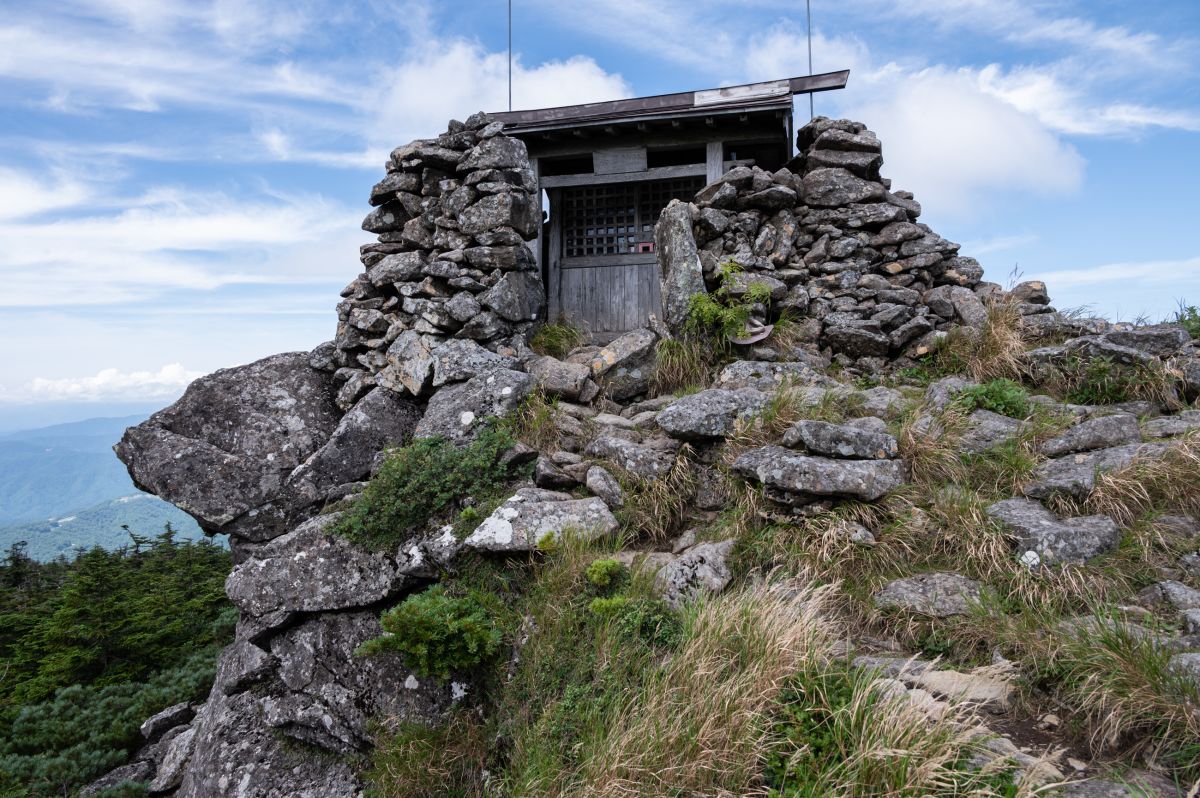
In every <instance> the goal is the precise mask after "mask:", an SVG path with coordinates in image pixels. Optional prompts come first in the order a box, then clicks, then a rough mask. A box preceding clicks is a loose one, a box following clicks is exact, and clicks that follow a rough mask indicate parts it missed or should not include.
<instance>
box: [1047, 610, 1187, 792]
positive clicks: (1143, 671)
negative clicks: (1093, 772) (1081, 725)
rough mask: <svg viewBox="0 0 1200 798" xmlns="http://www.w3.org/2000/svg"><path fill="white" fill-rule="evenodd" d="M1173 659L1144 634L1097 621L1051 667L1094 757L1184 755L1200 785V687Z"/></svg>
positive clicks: (1181, 763) (1180, 762)
mask: <svg viewBox="0 0 1200 798" xmlns="http://www.w3.org/2000/svg"><path fill="white" fill-rule="evenodd" d="M1174 653H1175V651H1174V650H1173V649H1171V648H1170V647H1168V646H1165V645H1163V644H1161V643H1160V642H1158V640H1157V639H1156V638H1155V636H1154V635H1153V634H1150V633H1148V631H1147V630H1146V629H1144V628H1143V627H1139V626H1135V625H1133V624H1131V623H1128V622H1126V621H1123V620H1120V619H1118V618H1115V617H1112V616H1106V615H1098V616H1097V617H1095V618H1094V622H1093V623H1088V624H1083V625H1080V626H1079V627H1078V628H1077V630H1076V632H1075V634H1074V635H1070V636H1068V637H1067V639H1066V640H1065V641H1064V643H1063V646H1062V649H1061V651H1060V652H1059V653H1058V655H1057V656H1056V657H1054V659H1053V662H1052V667H1053V668H1054V669H1055V670H1056V671H1057V676H1058V679H1057V681H1058V689H1057V694H1058V698H1059V699H1060V700H1061V701H1063V702H1064V703H1065V704H1067V705H1068V706H1069V707H1070V708H1071V709H1072V710H1073V711H1075V712H1078V713H1081V714H1082V715H1084V716H1085V717H1086V719H1087V722H1088V739H1089V742H1090V743H1091V746H1092V748H1093V750H1094V751H1096V752H1097V753H1105V752H1109V753H1111V752H1114V751H1118V750H1120V751H1125V752H1147V751H1154V752H1156V753H1158V754H1159V755H1167V757H1168V759H1170V758H1171V757H1170V754H1171V753H1172V751H1173V750H1175V751H1178V749H1183V751H1182V757H1183V758H1182V759H1178V758H1177V759H1175V760H1174V764H1175V765H1176V766H1177V767H1179V769H1180V770H1181V771H1182V772H1183V773H1185V774H1190V778H1192V779H1195V778H1200V745H1198V744H1197V741H1200V685H1197V683H1196V681H1195V680H1194V679H1192V678H1189V677H1188V676H1187V675H1185V674H1183V673H1180V672H1178V671H1175V670H1173V669H1171V668H1170V667H1168V661H1169V660H1170V658H1171V656H1172V655H1173V654H1174ZM1189 747H1190V750H1188V749H1189Z"/></svg>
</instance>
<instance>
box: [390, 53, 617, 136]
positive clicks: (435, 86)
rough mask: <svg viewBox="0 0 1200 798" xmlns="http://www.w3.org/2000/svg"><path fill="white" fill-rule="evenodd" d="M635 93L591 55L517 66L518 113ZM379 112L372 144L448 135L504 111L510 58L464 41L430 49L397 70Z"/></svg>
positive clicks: (515, 98)
mask: <svg viewBox="0 0 1200 798" xmlns="http://www.w3.org/2000/svg"><path fill="white" fill-rule="evenodd" d="M632 93H633V90H632V88H631V87H630V86H629V84H628V83H627V82H626V81H625V80H624V78H622V77H621V76H620V75H616V74H611V73H608V72H606V71H604V70H603V69H602V68H601V67H600V66H599V65H598V64H597V63H596V62H595V61H593V60H592V59H591V58H586V57H583V56H574V57H572V58H568V59H566V60H563V61H547V62H545V63H542V64H538V65H536V66H526V65H525V64H524V63H522V62H521V60H520V58H519V57H518V58H517V60H516V61H515V62H514V64H513V108H516V109H521V108H544V107H547V106H554V105H570V104H575V103H586V102H594V101H597V100H615V99H619V98H622V97H629V96H631V95H632ZM372 107H374V108H378V109H380V110H379V112H378V115H377V116H376V117H375V118H374V120H373V121H372V123H371V128H370V133H369V143H370V144H371V145H374V146H387V147H388V148H389V149H390V148H391V147H394V146H396V145H397V144H401V143H404V142H406V141H409V140H411V139H414V138H420V137H422V136H429V135H431V134H434V133H437V132H438V131H441V130H444V129H445V126H446V122H447V120H449V119H451V118H457V119H463V118H465V117H466V116H467V115H469V114H471V113H474V112H475V111H501V110H504V109H505V108H507V107H508V56H507V55H506V54H505V53H493V52H488V51H487V50H485V49H484V48H483V46H482V45H480V44H479V43H477V42H470V41H466V40H461V39H460V40H455V41H437V42H431V43H427V44H425V45H423V46H422V47H420V48H418V49H416V50H415V51H413V52H412V53H411V54H410V55H409V56H408V57H407V58H405V59H404V60H402V61H400V62H399V63H397V64H396V65H395V66H394V67H393V68H392V69H391V70H390V73H389V75H388V78H387V82H386V85H385V86H384V87H383V88H382V89H381V91H380V94H379V96H377V97H376V98H375V99H374V102H373V103H372Z"/></svg>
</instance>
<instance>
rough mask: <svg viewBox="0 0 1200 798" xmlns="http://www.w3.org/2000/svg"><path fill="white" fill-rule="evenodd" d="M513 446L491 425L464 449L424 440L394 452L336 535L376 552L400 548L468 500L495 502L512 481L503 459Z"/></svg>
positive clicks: (443, 442)
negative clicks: (493, 495)
mask: <svg viewBox="0 0 1200 798" xmlns="http://www.w3.org/2000/svg"><path fill="white" fill-rule="evenodd" d="M512 445H513V438H512V436H511V435H510V434H509V433H508V432H507V431H506V430H504V429H502V428H501V427H499V426H488V427H485V428H484V429H483V430H481V431H480V433H479V436H478V438H476V440H475V441H474V442H472V443H471V444H470V445H468V446H466V447H464V448H461V449H460V448H457V447H455V446H454V445H453V444H452V443H450V442H449V441H446V440H444V439H442V438H423V439H421V440H418V441H414V442H413V443H411V444H409V445H408V446H405V447H403V448H400V449H397V450H395V451H394V452H392V454H391V456H390V457H389V458H388V459H387V462H385V463H384V464H383V467H382V468H381V469H380V470H379V473H378V474H376V475H375V476H374V477H373V478H372V479H371V482H370V483H369V484H368V485H367V487H366V489H365V490H364V491H363V493H362V495H361V496H360V497H359V498H358V500H357V501H355V502H354V504H353V505H351V507H350V509H349V510H347V511H346V513H345V515H344V516H343V517H342V518H341V520H340V521H339V522H338V524H337V526H336V527H335V531H337V532H338V533H340V534H342V535H344V536H346V537H347V538H349V539H350V540H352V541H354V542H355V543H359V544H361V545H363V546H366V547H367V548H371V549H386V548H390V547H395V546H397V545H399V544H400V543H402V542H403V541H404V540H406V539H407V538H408V537H410V536H411V535H412V534H413V533H414V532H417V531H420V529H421V528H422V527H424V526H425V525H426V524H428V523H429V522H430V521H431V520H432V519H435V518H438V517H440V516H444V515H446V514H447V513H449V512H450V511H452V510H454V509H456V508H457V507H458V506H459V504H460V502H461V501H462V499H463V497H468V496H469V497H472V498H474V499H475V500H477V501H480V500H483V499H486V498H489V497H491V495H492V494H494V493H496V492H498V491H499V490H500V489H501V488H502V487H503V486H504V485H505V484H506V483H507V481H508V478H509V469H508V466H507V465H506V464H505V463H503V462H502V457H501V456H502V455H503V454H504V452H506V451H508V449H510V448H511V447H512Z"/></svg>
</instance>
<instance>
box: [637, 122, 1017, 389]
mask: <svg viewBox="0 0 1200 798" xmlns="http://www.w3.org/2000/svg"><path fill="white" fill-rule="evenodd" d="M797 145H798V148H799V152H800V154H799V155H797V156H796V157H795V158H794V159H793V160H792V161H791V162H790V163H788V164H787V166H785V167H784V168H782V169H779V170H778V171H776V172H774V173H771V172H767V171H765V170H762V169H759V168H757V167H746V166H739V167H736V168H734V169H731V170H730V171H729V172H727V173H726V174H725V175H724V176H723V177H721V178H720V179H719V180H717V181H715V182H713V183H711V184H710V185H708V186H706V187H705V188H704V189H703V190H701V191H700V192H699V193H698V194H697V195H696V200H695V202H694V203H693V204H691V205H690V207H689V206H687V205H684V203H679V206H682V207H678V208H668V210H667V211H666V212H664V214H663V217H662V219H661V221H660V222H659V230H658V231H657V232H658V238H659V241H660V246H659V250H660V252H665V253H667V256H666V258H665V259H664V260H665V262H664V263H663V264H662V265H663V269H664V302H665V303H666V305H667V306H666V307H665V308H664V315H665V317H666V320H667V322H668V324H670V325H671V326H672V327H675V328H678V327H679V325H680V322H681V320H682V318H683V317H684V316H685V314H686V303H687V302H688V301H689V300H690V297H691V294H692V293H694V292H695V290H696V289H698V288H701V286H703V288H701V290H703V289H707V290H708V291H710V292H711V291H715V290H718V289H720V288H722V280H724V281H725V283H726V284H725V285H724V286H723V288H724V292H725V294H726V295H727V296H729V297H732V298H735V299H736V298H740V297H744V296H745V295H746V293H747V292H748V291H749V290H750V288H751V286H753V285H755V284H757V285H759V286H762V287H763V288H765V289H766V290H767V291H769V292H770V297H771V305H770V308H769V309H768V308H765V307H762V306H759V307H757V308H755V309H754V310H753V311H752V315H753V317H754V318H753V320H752V322H751V328H752V329H753V328H754V327H756V326H757V327H759V328H762V329H765V323H766V322H768V321H771V320H772V319H777V318H778V317H779V315H780V314H781V313H783V312H787V313H789V314H790V315H791V316H793V317H794V318H795V319H796V320H797V321H798V328H799V335H798V336H797V338H798V340H799V341H800V342H802V343H803V344H805V345H806V346H807V347H808V348H811V349H818V348H819V349H824V350H825V351H826V353H827V354H829V355H832V356H833V357H834V358H835V359H836V360H838V361H839V362H841V363H842V364H843V365H851V364H857V365H858V366H859V367H860V368H861V369H862V370H864V371H877V370H878V369H880V368H884V367H887V366H889V365H892V364H893V363H894V361H895V360H896V359H897V358H912V357H918V356H920V355H924V354H927V353H928V352H929V351H930V348H931V346H932V343H933V341H934V340H936V338H937V337H939V335H940V334H941V333H942V332H943V331H945V330H948V329H949V328H950V327H951V326H953V325H968V326H973V327H978V326H980V325H981V324H983V323H984V322H985V321H986V319H987V309H986V306H985V304H984V302H985V300H986V299H987V298H988V297H989V296H991V295H992V294H993V293H994V292H997V291H998V290H999V286H997V285H995V284H992V283H982V282H981V278H982V277H983V268H982V267H981V266H980V265H979V263H978V261H976V260H975V259H974V258H968V257H963V256H960V255H959V254H958V250H959V245H958V244H955V243H954V242H952V241H947V240H946V239H944V238H942V237H941V236H939V235H938V234H937V233H935V232H934V231H933V230H932V229H930V228H929V226H928V225H925V224H921V223H919V222H917V218H918V217H919V216H920V214H921V206H920V204H919V203H918V202H917V201H916V200H914V199H913V195H912V194H910V193H909V192H906V191H892V190H891V181H890V180H887V179H885V178H881V177H880V174H879V169H880V167H881V165H882V164H883V155H882V146H881V144H880V142H879V139H878V138H876V136H875V134H874V133H872V132H871V131H870V130H867V129H866V127H865V126H864V125H862V124H860V123H858V122H850V121H847V120H831V119H826V118H824V117H818V118H816V119H814V120H813V121H812V122H811V123H809V124H808V125H806V126H805V127H804V128H802V129H801V130H800V132H799V134H798V137H797ZM682 208H689V211H690V212H689V213H683V212H682ZM689 223H690V227H691V230H690V231H688V230H686V229H682V228H684V227H685V226H688V225H689ZM664 227H665V228H667V229H664ZM671 227H674V228H675V229H674V230H672V229H669V228H671ZM688 235H690V236H692V238H693V240H694V245H695V249H692V247H691V246H689V245H688V244H689V243H690V242H687V241H684V242H683V244H682V245H680V243H679V241H678V240H679V238H680V237H681V236H688ZM663 244H667V246H666V247H664V246H663ZM671 244H674V246H671ZM693 252H695V253H696V254H697V255H698V259H699V265H700V269H701V271H702V275H703V283H702V284H701V283H700V282H699V281H698V280H697V278H696V277H695V276H691V277H690V278H689V277H688V276H685V275H681V274H680V272H681V271H687V270H694V269H695V268H696V267H695V265H694V263H695V261H694V259H693V257H691V256H692V253H693ZM730 262H732V263H734V264H736V265H737V267H739V269H740V270H739V271H737V272H735V273H733V274H730V275H729V276H728V277H724V278H723V277H722V275H721V267H722V266H723V265H724V264H727V263H730ZM676 286H681V287H682V288H681V289H678V288H676ZM761 290H762V289H760V292H761ZM749 354H750V356H751V358H752V359H753V358H756V357H757V358H761V359H765V360H783V359H788V357H787V353H783V352H779V351H777V350H773V349H772V348H771V347H770V346H769V345H767V346H762V347H756V348H754V349H752V350H750V353H749ZM901 365H904V364H903V363H902V364H901Z"/></svg>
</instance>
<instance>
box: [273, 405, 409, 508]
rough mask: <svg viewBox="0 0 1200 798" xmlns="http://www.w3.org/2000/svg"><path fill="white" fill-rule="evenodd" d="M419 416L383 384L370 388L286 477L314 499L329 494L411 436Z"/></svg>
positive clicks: (364, 472)
mask: <svg viewBox="0 0 1200 798" xmlns="http://www.w3.org/2000/svg"><path fill="white" fill-rule="evenodd" d="M420 418H421V411H420V410H418V409H417V407H416V405H414V404H413V403H412V402H410V401H408V400H407V399H404V398H403V397H401V396H400V395H398V394H396V393H394V392H392V391H389V390H388V389H386V388H372V389H371V390H370V392H368V393H367V395H366V396H364V397H363V398H362V399H360V400H359V401H358V402H357V403H356V404H355V405H354V407H352V408H351V409H350V412H348V413H346V415H344V416H342V420H341V421H339V422H338V425H337V428H336V429H335V430H334V431H333V434H332V435H330V436H329V440H328V441H326V443H325V445H324V446H322V447H321V448H320V449H318V450H317V451H315V452H313V454H312V455H311V456H309V458H308V459H307V460H305V461H304V462H303V463H301V464H300V465H299V466H297V467H296V469H295V470H294V471H293V472H292V473H291V474H290V475H289V476H288V481H289V483H291V484H292V485H294V486H296V490H297V491H298V492H299V493H300V494H302V495H304V496H305V497H307V498H308V499H309V500H311V501H313V502H316V501H320V500H322V499H324V498H327V497H328V496H329V494H330V491H331V489H333V488H336V487H338V486H340V485H345V484H347V483H350V482H357V481H359V480H361V479H363V478H365V477H366V476H367V475H368V473H369V472H370V469H371V463H372V461H373V460H374V458H375V455H376V454H377V453H378V452H381V451H383V450H384V449H386V448H389V447H393V446H404V445H406V444H407V443H408V442H409V441H411V440H412V436H413V431H414V430H415V429H416V426H417V421H418V420H419V419H420Z"/></svg>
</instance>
